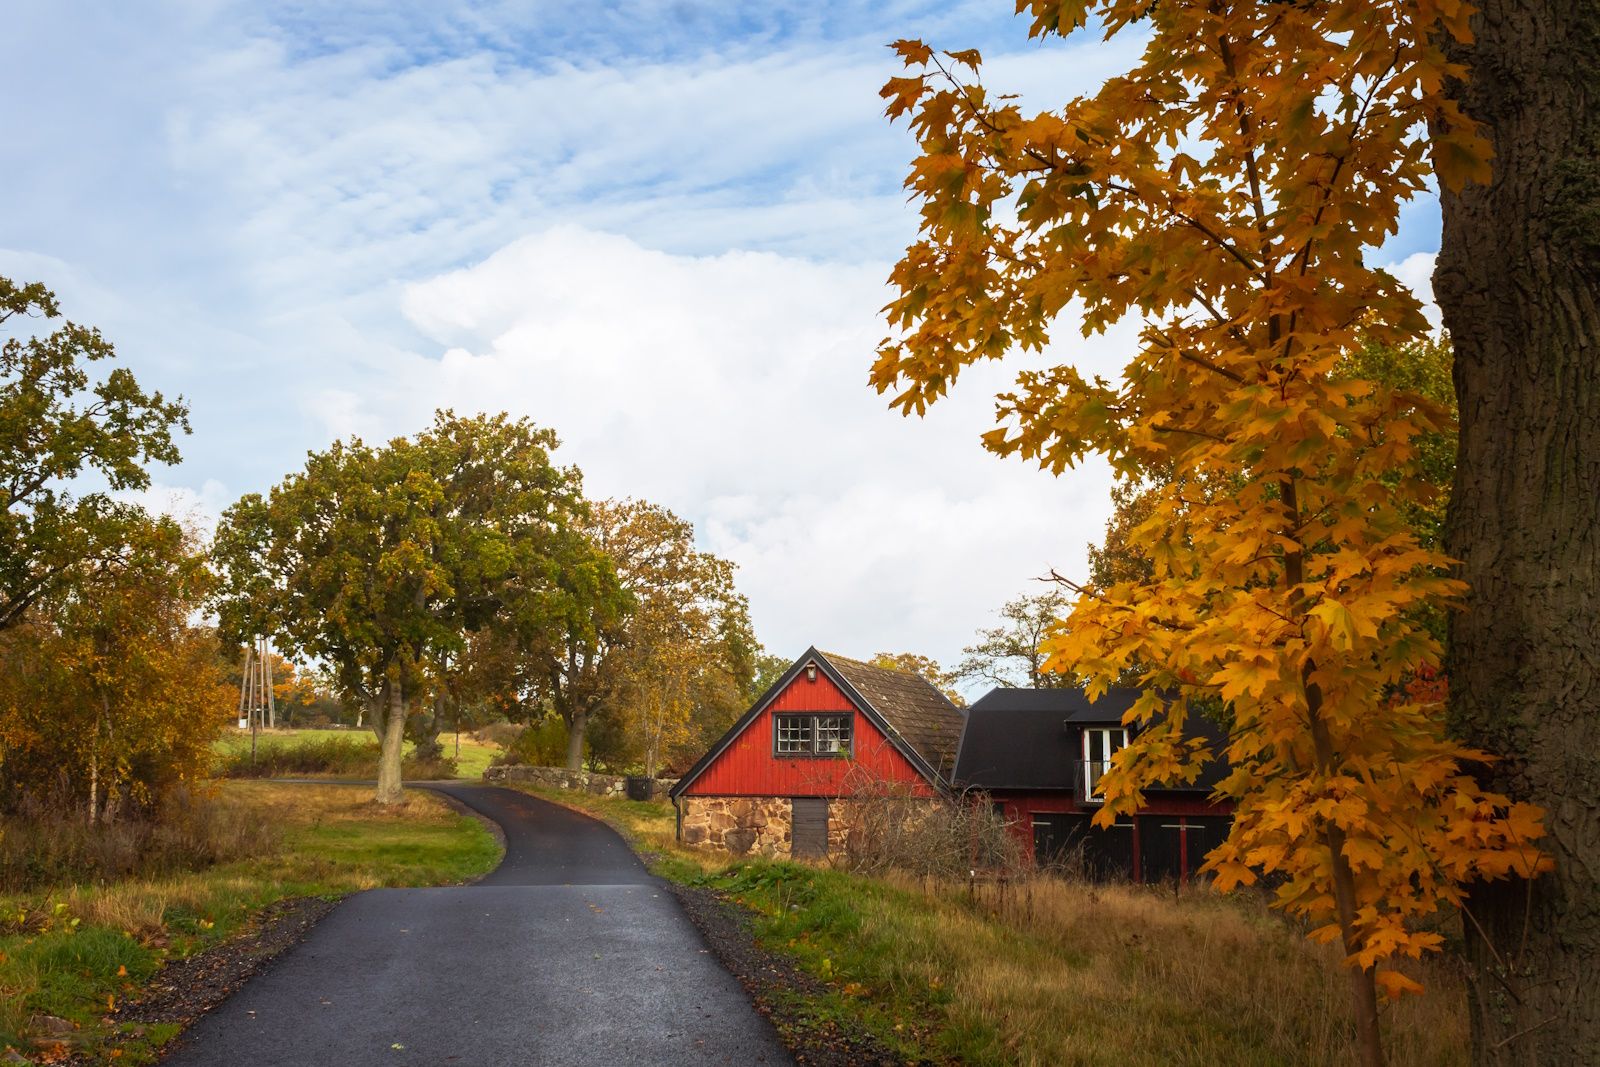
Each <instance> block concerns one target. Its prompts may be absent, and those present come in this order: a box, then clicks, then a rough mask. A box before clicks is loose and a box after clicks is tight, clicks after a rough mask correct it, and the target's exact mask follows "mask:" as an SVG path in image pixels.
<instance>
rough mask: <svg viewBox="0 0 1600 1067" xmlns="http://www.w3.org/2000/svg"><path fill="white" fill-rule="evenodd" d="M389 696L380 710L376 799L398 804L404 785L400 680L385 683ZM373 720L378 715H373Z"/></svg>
mask: <svg viewBox="0 0 1600 1067" xmlns="http://www.w3.org/2000/svg"><path fill="white" fill-rule="evenodd" d="M384 689H385V691H386V692H385V695H386V696H387V697H388V699H387V700H386V701H385V704H386V705H387V706H386V707H385V708H384V712H383V733H382V734H381V735H380V744H381V745H382V748H381V750H380V751H379V753H378V803H379V804H398V803H399V802H400V799H401V795H402V792H403V787H402V785H401V782H400V758H401V754H402V753H403V752H404V751H405V741H406V701H405V690H404V689H403V688H402V687H401V684H400V683H399V682H389V683H387V684H386V685H385V686H384ZM373 721H374V723H376V722H377V716H374V717H373Z"/></svg>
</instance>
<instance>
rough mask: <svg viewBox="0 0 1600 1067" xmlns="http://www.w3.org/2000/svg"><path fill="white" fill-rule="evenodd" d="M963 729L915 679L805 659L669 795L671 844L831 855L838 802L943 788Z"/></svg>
mask: <svg viewBox="0 0 1600 1067" xmlns="http://www.w3.org/2000/svg"><path fill="white" fill-rule="evenodd" d="M962 724H963V717H962V713H961V711H960V709H958V708H957V707H956V706H955V705H953V704H952V703H950V701H949V700H948V699H946V698H945V696H944V694H943V693H940V692H939V691H938V690H937V689H935V688H934V687H933V686H931V685H929V684H928V683H927V682H926V681H924V680H923V679H921V678H919V677H918V676H916V675H914V674H907V673H905V672H903V671H896V670H888V669H885V668H882V667H874V666H872V665H871V664H868V663H862V662H860V661H858V660H853V659H848V658H846V657H844V656H838V655H834V654H832V653H824V652H819V651H817V650H816V649H815V648H812V649H808V650H807V651H806V653H805V655H803V656H801V657H800V658H799V659H797V660H795V662H794V664H793V665H792V666H791V667H790V668H789V669H788V671H786V672H785V673H784V675H783V677H781V678H780V679H778V681H777V682H776V683H774V684H773V686H772V687H771V688H770V689H768V690H767V692H766V693H764V694H763V695H762V696H761V698H760V699H759V700H757V701H756V702H755V704H754V705H752V706H751V708H750V710H749V711H747V712H745V714H744V716H743V717H742V718H740V719H739V721H738V722H736V723H735V724H734V725H733V727H732V728H731V729H730V730H729V731H728V732H727V733H726V734H724V735H723V736H722V738H721V740H719V741H718V742H717V743H716V744H715V745H713V746H712V747H711V750H710V751H709V752H707V753H706V754H705V755H704V756H703V757H702V758H701V759H700V762H698V763H696V764H695V765H694V766H693V767H692V768H690V770H689V771H688V773H687V774H685V775H684V776H683V777H682V778H681V779H679V781H678V783H677V784H676V785H675V786H673V788H672V791H671V796H672V799H673V803H674V805H675V806H676V807H677V811H678V839H679V840H680V841H682V842H684V843H685V844H688V845H694V846H698V847H702V848H710V849H717V850H726V851H728V852H730V853H733V854H734V855H745V854H747V853H750V852H757V853H762V854H765V855H775V856H797V857H819V856H825V855H828V854H830V853H836V852H838V851H840V850H841V849H842V847H843V835H844V829H845V827H844V818H843V815H844V809H843V807H842V806H841V799H842V798H845V797H848V796H849V795H850V793H851V791H852V790H854V789H859V788H860V787H861V786H862V785H864V784H866V783H881V782H893V783H900V784H902V785H904V786H907V787H909V788H910V789H912V790H913V791H917V790H922V791H926V792H927V794H928V795H929V796H932V795H934V794H935V793H936V791H939V790H942V789H944V788H945V787H946V786H947V785H948V782H949V777H950V773H951V771H952V769H953V768H954V766H955V752H956V746H957V744H958V742H959V740H960V737H961V730H962Z"/></svg>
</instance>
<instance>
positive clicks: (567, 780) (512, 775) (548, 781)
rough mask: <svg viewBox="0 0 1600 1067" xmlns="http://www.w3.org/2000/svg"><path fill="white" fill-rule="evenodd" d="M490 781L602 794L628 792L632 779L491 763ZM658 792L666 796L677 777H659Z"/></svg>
mask: <svg viewBox="0 0 1600 1067" xmlns="http://www.w3.org/2000/svg"><path fill="white" fill-rule="evenodd" d="M483 780H484V781H486V782H527V783H528V784H529V785H542V786H544V787H545V788H547V789H568V790H571V791H572V792H574V793H592V794H594V795H595V796H601V797H620V796H626V795H627V791H628V779H627V778H626V777H624V776H623V775H620V774H595V773H592V772H590V771H569V770H567V769H565V768H564V767H523V766H513V767H490V768H489V769H488V770H486V771H484V772H483ZM654 781H655V795H656V796H657V797H664V796H666V795H667V790H669V789H671V788H672V787H673V786H675V785H677V784H678V780H677V779H676V778H657V779H655V780H654Z"/></svg>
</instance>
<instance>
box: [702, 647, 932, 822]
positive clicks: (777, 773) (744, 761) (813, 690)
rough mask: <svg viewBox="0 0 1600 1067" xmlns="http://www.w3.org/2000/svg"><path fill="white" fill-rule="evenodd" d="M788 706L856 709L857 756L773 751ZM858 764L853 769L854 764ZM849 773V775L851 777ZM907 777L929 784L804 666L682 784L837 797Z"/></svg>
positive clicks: (722, 791) (706, 790)
mask: <svg viewBox="0 0 1600 1067" xmlns="http://www.w3.org/2000/svg"><path fill="white" fill-rule="evenodd" d="M786 711H855V712H856V716H855V721H854V724H853V725H854V728H855V745H854V749H855V758H854V759H851V760H846V759H842V758H840V757H838V756H822V757H814V758H810V759H807V758H805V757H797V756H784V757H781V758H780V757H778V756H775V755H773V752H772V715H773V713H774V712H786ZM858 765H859V769H856V770H855V773H854V775H851V771H852V768H856V767H858ZM847 776H850V780H849V781H847V780H846V778H847ZM871 780H887V781H895V782H908V783H913V784H916V785H918V786H921V787H923V789H922V790H919V791H927V790H926V788H925V787H926V780H925V779H923V777H922V776H921V775H920V774H918V773H917V770H916V768H914V767H913V766H912V765H911V763H910V761H908V760H907V759H906V758H905V757H904V756H902V755H901V754H900V753H899V752H898V751H896V750H895V748H894V746H893V745H891V744H890V743H889V739H888V738H886V737H884V736H883V734H882V733H880V732H879V731H878V729H877V727H875V726H873V725H872V723H871V722H870V721H868V719H867V717H866V716H865V715H863V714H861V713H860V711H859V710H858V709H857V708H856V707H855V705H854V704H852V703H851V702H850V698H849V697H847V696H845V695H844V693H843V692H841V691H840V690H839V688H838V686H836V685H834V684H833V683H832V682H830V681H829V680H828V678H827V676H826V675H825V674H823V673H822V672H821V671H818V672H817V680H816V681H814V682H811V681H807V680H806V676H805V673H804V672H801V673H800V674H799V675H798V676H796V678H795V680H794V681H792V682H790V683H789V685H788V687H787V688H785V689H784V690H783V692H781V693H779V694H778V695H777V697H776V698H775V699H774V700H773V701H772V703H771V704H769V705H768V706H767V707H766V709H765V710H763V711H762V713H761V714H760V715H758V716H757V717H756V719H755V721H754V722H752V723H751V724H750V725H749V726H747V727H746V728H745V729H744V732H743V733H741V734H740V735H739V736H738V737H737V738H735V739H734V741H733V744H731V745H729V746H728V747H727V749H726V750H724V751H723V753H722V754H721V755H720V756H718V757H717V758H716V759H715V760H714V761H713V762H712V764H711V766H709V767H707V768H706V769H705V771H704V772H703V773H702V774H701V775H700V777H699V778H696V779H695V780H694V781H693V782H692V783H690V785H689V787H688V788H687V789H685V790H684V793H685V795H687V796H719V797H728V796H735V797H737V796H759V797H774V796H776V797H836V796H839V795H841V793H846V792H849V791H850V787H852V786H856V785H858V784H864V782H865V781H871Z"/></svg>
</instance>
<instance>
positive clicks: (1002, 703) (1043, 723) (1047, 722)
mask: <svg viewBox="0 0 1600 1067" xmlns="http://www.w3.org/2000/svg"><path fill="white" fill-rule="evenodd" d="M1139 696H1140V690H1138V689H1109V690H1107V691H1106V693H1105V695H1104V696H1102V697H1101V698H1100V699H1099V700H1096V701H1093V702H1091V701H1090V700H1089V697H1088V694H1086V693H1085V692H1084V691H1083V690H1081V689H996V690H994V691H993V692H991V693H989V694H988V695H986V696H984V697H983V698H981V699H980V700H978V701H977V702H976V703H974V704H973V705H972V706H971V707H969V708H968V709H967V725H966V729H965V730H963V731H962V734H961V747H960V749H959V750H958V751H957V753H956V770H955V775H954V776H953V781H954V784H955V785H956V786H957V787H958V788H966V789H1062V790H1075V789H1077V787H1078V783H1079V781H1080V778H1079V765H1080V764H1081V762H1082V760H1083V747H1082V741H1081V736H1082V735H1081V733H1080V728H1081V727H1084V726H1097V725H1107V726H1115V725H1119V724H1121V722H1122V713H1123V712H1125V711H1127V710H1128V709H1129V708H1131V707H1132V706H1133V704H1134V701H1136V700H1138V699H1139ZM1185 726H1186V731H1187V732H1188V733H1189V734H1190V735H1191V736H1202V737H1205V738H1206V739H1207V740H1209V741H1211V742H1212V746H1211V750H1212V751H1213V752H1219V751H1221V748H1222V744H1221V742H1222V741H1223V740H1224V737H1223V734H1222V730H1221V728H1220V727H1219V726H1217V724H1216V723H1213V722H1212V721H1211V720H1210V719H1207V718H1206V717H1205V716H1203V715H1199V714H1191V715H1190V716H1189V719H1188V721H1187V722H1186V724H1185ZM1225 773H1226V766H1225V764H1223V763H1222V761H1220V760H1213V761H1212V762H1210V763H1208V764H1207V765H1206V766H1205V768H1204V769H1203V770H1202V771H1201V773H1200V777H1199V778H1198V779H1197V780H1196V781H1195V782H1193V783H1186V784H1182V785H1175V786H1172V787H1171V788H1172V790H1173V791H1175V792H1199V793H1209V792H1210V791H1211V789H1212V787H1213V786H1215V785H1216V783H1217V782H1218V781H1220V780H1221V779H1222V777H1223V775H1224V774H1225Z"/></svg>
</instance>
